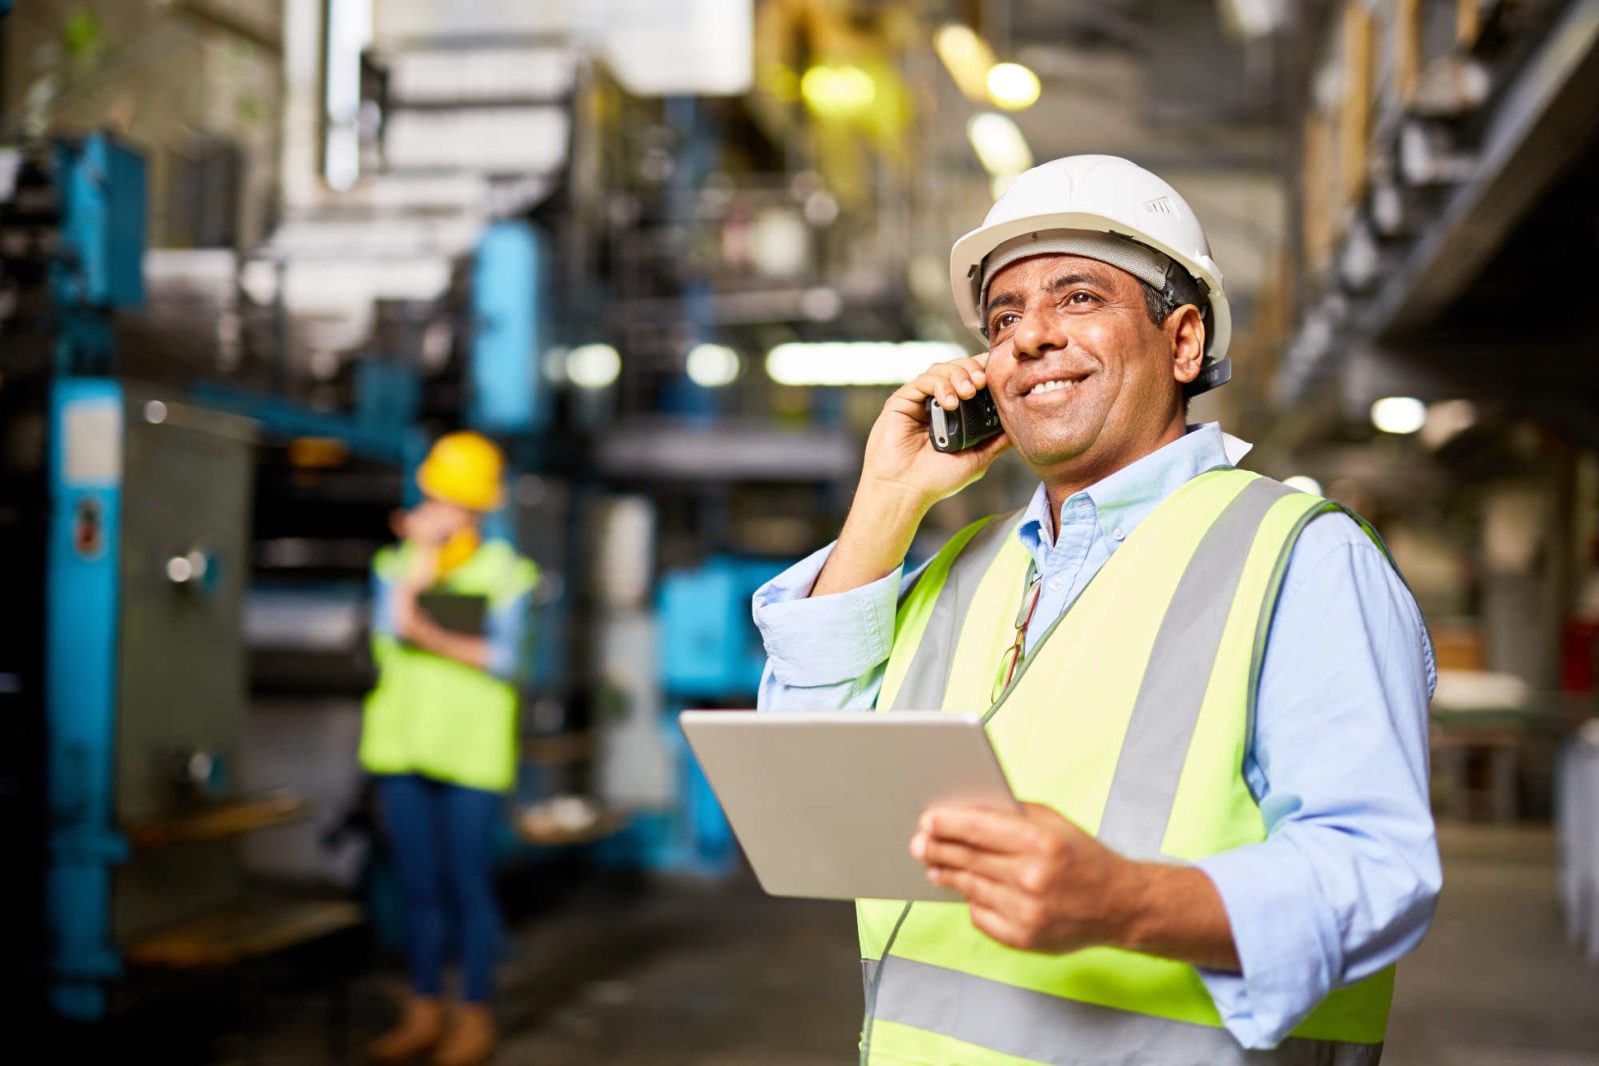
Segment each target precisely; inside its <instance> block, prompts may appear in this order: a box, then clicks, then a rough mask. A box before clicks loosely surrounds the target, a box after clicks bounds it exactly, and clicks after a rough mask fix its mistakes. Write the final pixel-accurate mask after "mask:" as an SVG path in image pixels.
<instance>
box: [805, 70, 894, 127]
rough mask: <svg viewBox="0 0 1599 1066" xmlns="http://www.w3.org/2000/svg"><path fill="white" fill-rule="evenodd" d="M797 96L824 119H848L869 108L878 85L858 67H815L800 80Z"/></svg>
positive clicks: (875, 96) (875, 95) (874, 97)
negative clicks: (802, 98)
mask: <svg viewBox="0 0 1599 1066" xmlns="http://www.w3.org/2000/svg"><path fill="white" fill-rule="evenodd" d="M800 95H801V96H803V97H804V98H805V103H806V104H807V105H808V106H809V107H810V109H811V110H812V111H814V112H816V113H817V114H818V115H821V116H822V117H823V118H849V117H851V116H853V115H858V114H860V113H861V112H862V111H865V110H866V109H867V108H868V107H870V106H871V105H872V101H873V100H875V99H876V98H877V83H876V82H874V81H872V76H871V75H870V74H868V73H866V71H864V70H862V69H861V68H860V67H857V66H853V65H851V64H848V63H845V64H843V65H841V66H828V65H827V64H825V63H824V64H818V65H817V66H814V67H812V68H811V69H810V70H807V71H806V72H805V76H804V77H802V78H801V79H800Z"/></svg>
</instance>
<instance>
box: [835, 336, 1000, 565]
mask: <svg viewBox="0 0 1599 1066" xmlns="http://www.w3.org/2000/svg"><path fill="white" fill-rule="evenodd" d="M1009 343H1010V342H1009V341H1006V342H1005V345H1009ZM1004 347H1005V346H1001V347H1000V348H996V349H994V351H993V352H984V353H982V354H981V355H974V356H968V357H966V358H964V359H955V360H951V361H950V362H947V363H938V364H935V365H934V366H932V367H929V368H928V369H927V371H926V372H925V373H923V374H921V375H919V376H918V377H917V378H915V379H914V380H912V381H909V382H907V383H906V384H904V385H902V386H901V387H900V388H898V389H896V390H895V391H894V394H893V395H892V396H890V397H889V398H888V400H887V402H885V403H884V404H883V410H882V413H881V414H879V415H878V416H877V421H876V423H875V424H873V426H872V432H871V435H870V436H869V437H868V438H867V440H866V456H865V460H864V462H863V464H862V467H861V480H860V484H859V485H858V486H857V488H856V490H855V502H854V504H853V505H852V506H851V507H850V513H849V518H848V519H847V520H846V521H845V523H844V529H843V531H842V532H841V533H840V534H839V538H838V546H837V548H836V549H835V550H834V552H833V554H832V556H831V557H830V558H829V559H828V561H827V565H826V566H825V567H824V568H823V570H822V573H821V575H820V576H819V577H818V578H817V580H816V586H815V588H814V589H813V590H812V592H811V594H812V595H813V596H824V595H828V594H830V593H835V592H845V591H848V590H849V589H853V588H859V587H860V586H862V585H865V584H869V583H870V582H872V581H876V580H878V579H879V578H882V577H884V576H886V575H887V574H889V573H891V572H892V571H893V570H894V569H895V568H896V567H898V566H899V565H900V563H901V562H903V561H904V558H905V553H906V551H907V550H909V548H910V543H911V538H912V537H914V536H915V535H916V528H917V526H919V525H920V524H921V521H922V517H923V516H924V515H926V514H927V511H928V509H929V508H931V507H932V506H933V504H935V503H937V502H938V501H939V500H942V499H945V498H946V497H949V496H953V495H954V494H955V493H957V492H959V491H960V490H961V489H963V488H965V487H966V486H967V485H970V484H971V483H972V482H974V481H976V480H977V479H978V478H980V477H982V476H983V474H984V473H986V472H987V470H988V468H989V467H990V466H991V465H993V462H994V460H995V459H997V458H999V456H1000V455H1001V454H1002V453H1003V452H1005V450H1006V449H1008V448H1009V447H1010V441H1009V439H1008V438H1007V437H1006V436H1005V434H1004V433H1000V434H998V435H997V436H994V437H990V438H989V439H987V440H984V441H982V442H980V443H978V444H977V445H976V446H974V447H971V448H968V449H966V450H963V451H952V452H941V451H939V450H937V449H936V448H935V447H934V446H933V442H932V440H931V439H930V437H929V433H928V427H929V425H930V422H931V416H930V414H929V404H928V401H929V400H931V401H933V402H934V403H936V404H937V405H938V406H940V407H942V408H943V409H944V410H945V411H946V412H954V411H956V410H957V409H958V408H959V406H960V403H961V401H962V400H971V399H973V398H974V397H976V396H977V394H978V392H979V391H980V390H982V389H984V388H986V387H987V385H988V375H987V372H986V371H985V369H984V368H985V366H986V365H987V363H988V360H989V359H990V358H991V357H992V356H995V355H1003V354H1004Z"/></svg>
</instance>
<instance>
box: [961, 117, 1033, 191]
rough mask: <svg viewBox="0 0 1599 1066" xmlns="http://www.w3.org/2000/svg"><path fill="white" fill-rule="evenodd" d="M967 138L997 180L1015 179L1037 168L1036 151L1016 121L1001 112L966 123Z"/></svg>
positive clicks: (986, 168) (975, 118)
mask: <svg viewBox="0 0 1599 1066" xmlns="http://www.w3.org/2000/svg"><path fill="white" fill-rule="evenodd" d="M966 136H967V138H968V139H969V140H970V141H971V142H972V149H973V150H974V151H975V152H976V153H977V158H978V161H979V162H981V163H982V164H983V169H984V170H986V171H988V172H989V173H990V174H991V175H993V176H994V177H996V178H997V177H1000V176H1001V175H1008V176H1010V177H1015V176H1016V175H1017V174H1020V173H1021V172H1022V171H1024V170H1027V169H1028V168H1029V167H1031V166H1032V165H1033V150H1032V149H1031V148H1029V147H1028V146H1027V138H1026V137H1023V136H1022V131H1021V129H1020V128H1019V127H1018V126H1017V125H1016V123H1015V122H1013V121H1011V119H1010V118H1008V117H1007V116H1005V115H1001V114H1000V113H999V112H997V111H984V112H983V113H981V114H978V115H973V116H972V117H971V119H970V120H968V121H967V123H966Z"/></svg>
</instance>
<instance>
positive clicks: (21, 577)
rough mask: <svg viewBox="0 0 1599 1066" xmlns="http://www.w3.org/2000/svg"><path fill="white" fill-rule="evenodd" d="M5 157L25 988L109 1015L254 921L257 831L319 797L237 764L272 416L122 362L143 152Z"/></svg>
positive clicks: (15, 781)
mask: <svg viewBox="0 0 1599 1066" xmlns="http://www.w3.org/2000/svg"><path fill="white" fill-rule="evenodd" d="M3 169H4V170H5V172H6V174H5V177H6V187H5V188H3V189H0V203H3V205H4V206H3V207H0V245H3V248H4V252H3V255H4V271H3V275H4V294H5V301H4V303H5V308H6V311H7V313H6V315H5V317H4V320H3V321H0V332H3V334H4V338H5V339H4V346H3V347H4V356H3V366H0V373H3V374H4V385H3V387H0V407H3V409H4V410H3V415H0V419H3V424H4V427H5V431H6V432H5V450H4V480H5V484H6V489H7V491H6V494H5V498H6V506H5V510H4V519H3V522H0V527H3V531H0V536H3V538H4V541H5V544H4V548H5V550H4V562H3V565H4V568H5V587H6V588H7V590H8V593H11V592H12V590H14V595H15V599H14V600H12V602H11V603H10V604H9V606H11V607H12V608H13V609H12V610H10V611H8V612H7V619H6V623H5V624H6V627H7V633H6V639H5V640H4V647H5V650H4V652H3V653H0V654H3V655H4V656H5V661H4V664H3V666H0V677H3V678H4V680H5V683H4V685H3V686H0V693H3V696H0V698H3V699H4V700H5V702H6V703H7V704H8V706H7V708H6V713H5V714H4V719H5V723H6V726H5V728H6V729H7V730H8V731H9V732H10V734H11V735H10V736H8V737H7V742H6V743H5V744H4V748H5V750H6V759H7V762H6V765H5V767H4V786H5V794H4V798H5V803H6V805H7V811H8V816H9V817H10V818H11V819H14V821H13V824H14V825H15V827H16V828H17V829H18V830H19V832H18V835H17V836H16V837H15V838H14V839H18V840H23V841H31V845H32V847H33V848H34V849H35V850H34V852H33V855H32V856H30V857H31V858H32V859H34V860H36V861H35V862H30V863H27V864H25V865H23V866H21V867H20V868H22V869H33V870H43V871H45V873H44V877H43V879H42V883H40V884H39V885H38V886H37V887H35V886H33V885H28V886H24V887H21V888H19V889H18V891H21V892H23V893H26V894H27V895H28V896H30V897H31V899H30V900H27V901H24V902H32V903H33V904H34V906H31V907H30V906H24V907H21V908H18V909H11V910H9V911H8V913H9V914H11V915H14V916H15V920H16V921H18V922H19V923H20V924H21V925H23V926H24V927H26V926H28V925H30V924H31V925H33V926H34V927H35V928H36V929H37V930H38V931H37V932H32V933H30V932H29V931H28V930H26V928H24V929H22V930H19V936H21V937H23V938H25V939H24V941H23V942H24V943H25V944H26V945H28V948H29V950H25V951H23V952H21V953H19V955H18V956H17V957H18V958H21V959H24V960H26V961H25V962H24V963H23V966H24V972H22V973H20V974H17V975H15V976H17V977H19V978H20V979H21V983H22V985H23V988H24V989H38V988H47V989H48V998H49V1003H50V1006H51V1007H53V1008H54V1010H55V1011H57V1012H58V1013H60V1014H62V1015H64V1016H67V1017H69V1018H75V1019H94V1018H98V1017H100V1016H102V1015H104V1014H105V1013H106V1011H107V1009H108V995H107V989H108V987H109V985H110V983H111V982H112V981H113V980H114V979H115V978H117V977H118V975H119V974H120V973H121V972H122V969H123V966H124V964H125V963H126V962H128V961H130V960H132V961H137V960H140V959H149V960H154V959H157V958H159V957H161V956H162V955H163V953H165V952H170V951H172V950H177V949H178V947H179V945H180V941H181V936H182V930H183V929H185V927H186V923H189V922H191V921H193V920H196V919H199V918H202V917H207V918H209V919H210V920H211V921H213V922H216V921H219V920H221V918H220V916H224V915H228V916H232V917H231V920H232V921H233V922H234V923H235V924H237V923H239V922H242V921H244V919H243V918H242V917H241V915H242V913H243V912H242V911H241V910H240V908H241V907H243V906H244V904H245V900H246V895H247V893H246V888H245V881H244V876H243V868H242V866H241V864H240V863H239V861H238V859H237V850H238V844H239V838H240V837H241V836H242V835H243V834H245V833H247V832H250V831H254V830H259V829H263V828H266V827H269V826H273V825H279V824H284V823H286V822H289V821H292V820H294V819H297V818H299V817H301V816H302V815H303V813H304V809H303V804H302V803H300V802H299V801H298V800H297V799H296V798H295V797H294V796H292V795H290V794H282V793H274V794H265V795H246V794H244V793H243V792H241V790H240V789H239V788H238V787H237V783H236V780H235V774H236V768H237V767H238V766H239V764H240V761H241V755H242V753H241V751H240V731H241V724H242V721H243V715H244V709H245V692H244V687H243V677H244V670H243V651H244V649H243V644H242V641H241V634H240V623H239V619H240V617H241V604H242V602H243V598H244V595H245V588H246V585H247V583H248V580H249V571H250V563H249V551H248V546H249V516H250V502H251V499H250V496H251V478H252V473H253V469H254V459H253V454H252V446H253V440H254V428H253V426H252V424H251V423H250V422H248V421H247V420H244V419H240V418H237V417H233V416H230V415H227V414H223V413H219V412H216V411H211V410H207V409H205V408H203V407H201V406H198V405H196V404H193V403H192V402H189V400H188V398H187V397H186V396H185V395H184V394H183V392H182V391H181V390H180V389H176V388H173V387H171V386H170V385H163V384H135V383H133V382H129V381H124V380H121V379H119V378H117V377H115V376H112V374H111V371H112V370H113V368H114V356H115V340H114V336H115V330H114V316H115V315H116V314H117V313H118V312H120V311H125V310H128V309H132V308H137V307H138V306H140V304H141V303H142V302H143V274H142V257H143V252H144V240H143V234H144V217H145V175H144V165H143V161H142V160H141V158H140V157H139V156H138V155H137V154H135V153H133V152H131V151H129V150H127V149H126V148H124V147H122V146H120V145H118V144H117V143H116V142H115V141H113V140H112V139H111V138H109V137H106V136H101V135H95V136H89V137H86V138H83V139H79V140H75V141H62V142H57V143H55V144H53V145H51V146H50V148H49V150H48V151H33V152H17V153H10V154H8V157H7V159H6V161H5V166H4V168H3ZM10 598H11V597H10V595H8V599H10ZM41 618H42V619H43V620H44V624H43V625H42V626H41V625H40V619H41ZM18 880H25V879H18ZM41 913H42V914H43V915H44V916H45V921H44V922H43V923H40V922H39V921H38V916H39V915H40V914H41ZM282 917H284V918H285V920H293V921H297V922H302V923H304V922H309V921H312V920H313V919H312V916H311V915H310V913H309V912H304V911H301V912H298V913H296V914H295V915H293V916H287V915H284V916H282ZM259 920H260V919H259V916H257V921H259ZM323 920H324V921H331V922H333V923H334V924H337V923H338V922H339V921H340V920H344V919H343V918H342V917H341V913H340V912H339V911H337V910H335V911H328V912H325V913H324V915H323ZM258 932H259V929H258ZM41 971H42V972H41ZM41 977H43V978H44V980H40V978H41Z"/></svg>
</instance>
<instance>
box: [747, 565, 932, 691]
mask: <svg viewBox="0 0 1599 1066" xmlns="http://www.w3.org/2000/svg"><path fill="white" fill-rule="evenodd" d="M832 553H833V545H828V546H827V547H825V548H823V549H821V550H820V551H817V552H815V553H813V554H812V555H810V556H808V557H807V558H805V559H802V560H801V561H800V562H797V563H795V564H794V565H793V566H791V567H789V568H788V569H787V570H785V571H783V572H782V573H781V574H779V575H777V576H776V577H775V578H773V579H772V580H771V581H768V582H767V583H766V584H765V585H762V586H761V587H760V588H759V589H757V590H756V592H755V597H754V601H753V607H754V614H755V625H756V628H758V629H759V630H760V633H761V641H762V642H763V643H764V645H765V647H766V656H767V658H766V669H765V672H764V673H763V674H762V676H761V688H760V693H759V695H758V696H757V702H756V706H757V707H758V708H760V709H761V710H763V711H840V710H868V709H870V708H871V707H872V705H873V704H874V703H876V701H877V693H878V690H879V688H881V686H882V682H883V668H884V666H885V665H886V664H887V662H888V653H889V651H890V650H891V649H892V647H893V643H894V612H895V610H896V609H897V607H898V603H899V598H900V595H901V594H902V591H903V590H904V589H908V588H909V587H910V585H911V583H912V582H914V581H915V579H916V576H917V575H916V574H915V573H913V574H911V575H910V576H908V577H906V576H903V568H901V569H896V570H894V571H893V572H892V573H890V574H887V575H885V576H884V577H882V578H880V579H878V580H877V581H874V582H872V583H871V584H869V585H862V586H861V587H860V588H857V589H851V590H850V591H848V592H841V593H837V594H834V595H831V596H814V597H813V596H812V595H811V589H812V588H813V587H814V586H815V585H816V578H817V576H818V575H820V574H821V572H822V567H823V566H824V565H826V563H827V560H828V558H829V557H830V556H831V555H832ZM918 573H919V571H918Z"/></svg>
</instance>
